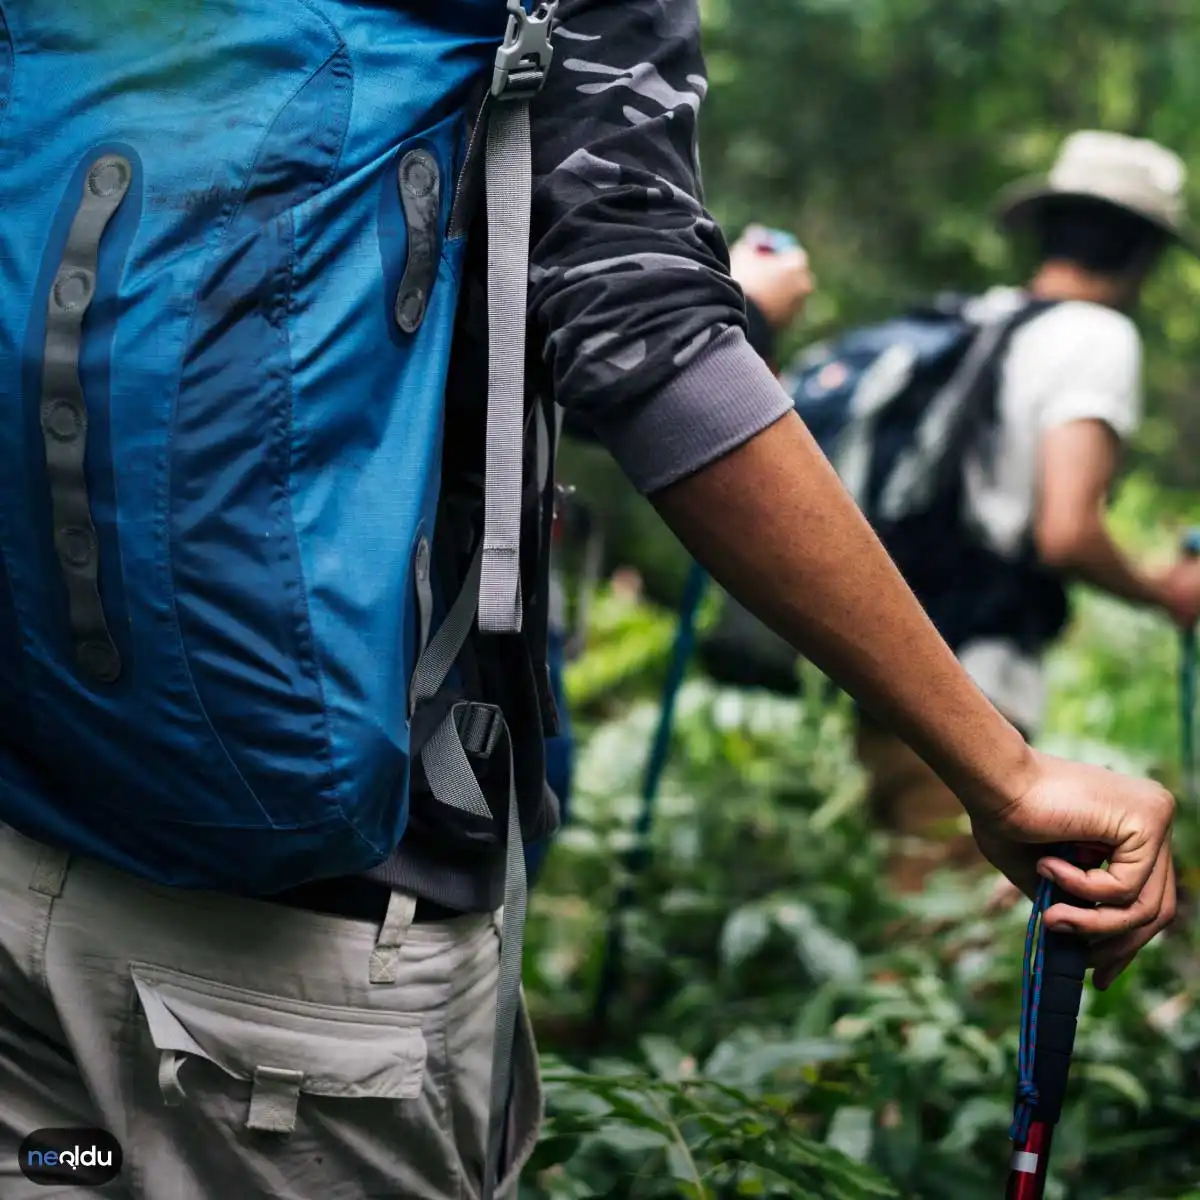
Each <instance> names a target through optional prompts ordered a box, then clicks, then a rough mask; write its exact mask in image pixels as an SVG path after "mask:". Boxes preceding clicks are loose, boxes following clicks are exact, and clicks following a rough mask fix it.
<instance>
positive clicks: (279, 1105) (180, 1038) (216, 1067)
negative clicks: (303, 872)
mask: <svg viewBox="0 0 1200 1200" xmlns="http://www.w3.org/2000/svg"><path fill="white" fill-rule="evenodd" d="M413 909H414V903H413V901H412V899H411V897H407V896H404V895H402V894H399V893H398V894H396V895H395V896H394V897H393V900H392V905H391V907H390V908H389V910H388V914H387V918H386V920H385V921H384V922H383V923H382V925H378V924H376V923H372V922H366V921H353V920H346V919H343V918H340V917H331V916H321V915H317V914H314V913H309V912H305V911H302V910H299V909H292V908H286V907H283V906H281V905H275V904H266V903H259V902H255V901H244V900H238V899H234V898H230V897H221V896H214V895H208V894H198V893H183V892H176V891H172V890H169V889H164V888H158V887H154V886H151V885H148V884H144V883H142V882H140V881H137V880H135V879H134V878H133V877H131V876H128V875H124V874H121V873H118V872H115V871H111V870H108V869H107V868H105V867H103V866H100V865H98V864H96V863H94V862H91V861H88V860H83V859H77V858H68V857H67V856H66V855H64V854H62V853H59V852H57V851H53V850H50V849H48V848H46V847H42V846H39V845H37V844H35V843H33V842H30V841H28V840H27V839H25V838H23V837H21V836H20V835H18V834H16V833H14V832H13V831H12V830H10V829H8V828H7V827H5V826H0V1200H88V1198H90V1197H95V1196H104V1197H117V1198H119V1200H384V1198H385V1197H386V1198H387V1200H425V1198H428V1200H449V1198H451V1197H453V1198H454V1200H471V1198H472V1197H475V1196H477V1195H478V1194H479V1191H480V1186H481V1182H482V1176H483V1160H484V1152H485V1144H486V1138H487V1116H488V1114H487V1105H488V1094H489V1080H490V1072H491V1051H492V1036H493V1027H494V1021H495V996H496V982H497V976H498V970H499V932H498V921H497V919H494V918H493V917H491V916H481V917H462V918H459V919H457V920H450V921H442V922H430V923H427V924H422V923H417V924H413V923H412V915H413ZM513 1073H514V1091H513V1103H512V1105H511V1108H510V1114H509V1133H508V1151H509V1152H508V1154H507V1158H506V1166H505V1170H504V1176H505V1180H504V1184H503V1187H502V1194H504V1195H508V1196H512V1195H514V1194H515V1191H516V1188H515V1183H516V1177H517V1175H518V1173H519V1171H520V1168H521V1166H522V1165H523V1164H524V1162H525V1160H526V1159H527V1158H528V1156H529V1154H530V1152H531V1151H532V1149H533V1146H534V1144H535V1142H536V1140H537V1135H538V1131H539V1127H540V1122H541V1091H540V1085H539V1082H538V1073H537V1058H536V1051H535V1049H534V1045H533V1037H532V1033H531V1031H530V1029H529V1024H528V1019H527V1017H526V1016H525V1014H524V1012H522V1015H521V1028H520V1029H519V1030H518V1037H517V1050H516V1061H515V1063H514V1067H513ZM97 1126H99V1127H101V1128H105V1129H107V1130H108V1131H109V1132H111V1133H112V1134H114V1135H115V1136H116V1138H117V1140H118V1141H119V1142H120V1144H121V1146H122V1147H123V1150H124V1167H123V1170H122V1172H121V1175H120V1176H119V1177H118V1179H117V1180H116V1181H114V1182H113V1183H111V1184H108V1185H106V1186H104V1187H103V1188H99V1189H94V1188H88V1189H83V1188H79V1187H76V1186H62V1187H58V1186H43V1185H38V1184H36V1183H34V1182H30V1181H28V1180H26V1179H25V1177H24V1176H23V1175H22V1174H21V1173H20V1170H19V1168H18V1164H17V1149H18V1147H19V1145H20V1143H21V1141H22V1140H23V1139H24V1138H25V1137H26V1136H27V1135H28V1134H30V1133H31V1132H33V1131H34V1130H37V1129H47V1128H60V1129H61V1128H89V1127H90V1128H95V1127H97Z"/></svg>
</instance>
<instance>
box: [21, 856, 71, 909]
mask: <svg viewBox="0 0 1200 1200" xmlns="http://www.w3.org/2000/svg"><path fill="white" fill-rule="evenodd" d="M70 865H71V856H70V854H68V853H67V852H66V851H65V850H56V849H55V848H54V847H53V846H39V847H38V856H37V862H36V863H35V864H34V868H33V872H32V873H31V875H30V877H29V890H30V891H31V892H38V893H39V894H40V895H42V896H49V897H50V898H51V899H52V900H56V899H58V897H59V896H61V895H62V891H63V884H64V883H65V882H66V879H67V868H68V867H69V866H70Z"/></svg>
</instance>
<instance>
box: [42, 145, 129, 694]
mask: <svg viewBox="0 0 1200 1200" xmlns="http://www.w3.org/2000/svg"><path fill="white" fill-rule="evenodd" d="M132 180H133V169H132V167H131V166H130V164H129V162H128V161H127V160H126V159H124V158H122V157H121V156H120V155H116V154H108V155H105V156H104V157H102V158H99V159H97V160H96V161H95V162H94V163H93V164H92V166H91V167H90V168H89V170H88V172H87V175H86V176H85V178H84V184H83V196H82V198H81V199H80V203H79V208H78V209H77V210H76V213H75V217H74V219H73V220H72V222H71V229H70V232H69V233H68V234H67V241H66V245H65V246H64V247H63V254H62V259H61V261H60V263H59V267H58V271H57V272H56V274H55V277H54V281H53V283H52V284H51V286H50V296H49V300H48V302H47V306H46V341H45V347H44V350H43V355H42V389H41V405H40V418H41V428H42V441H43V444H44V446H45V453H46V476H47V480H48V482H49V486H50V506H51V513H52V520H53V534H54V548H55V551H56V553H57V554H58V561H59V565H60V567H61V568H62V576H63V581H64V583H65V585H66V589H67V605H68V619H69V621H70V626H71V640H72V643H73V645H74V650H75V659H76V662H77V664H78V666H79V668H80V670H81V671H82V672H83V673H84V675H86V676H87V677H88V678H89V679H91V680H93V681H94V682H97V683H102V684H112V683H115V682H116V681H117V680H118V679H119V678H120V675H121V656H120V654H119V653H118V652H117V648H116V645H115V644H114V642H113V639H112V636H111V634H110V633H109V629H108V622H107V620H106V619H105V615H104V604H103V601H102V600H101V597H100V590H99V586H98V580H99V567H100V543H99V539H98V538H97V536H96V529H95V526H94V524H93V523H92V512H91V505H90V502H89V500H88V491H87V479H86V476H85V474H84V464H85V461H86V454H87V431H88V413H87V402H86V400H85V397H84V394H83V385H82V382H81V381H80V377H79V356H80V349H81V346H82V342H83V320H84V317H85V316H86V315H87V312H88V309H89V308H90V307H91V303H92V299H93V297H94V296H95V293H96V271H97V264H98V259H99V253H100V241H101V239H102V238H103V236H104V231H105V229H107V228H108V224H109V222H110V221H111V220H112V218H113V215H114V214H115V213H116V211H117V209H119V208H120V207H121V202H122V201H123V200H124V199H125V196H126V195H127V194H128V191H129V185H130V183H131V182H132Z"/></svg>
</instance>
